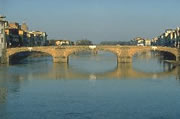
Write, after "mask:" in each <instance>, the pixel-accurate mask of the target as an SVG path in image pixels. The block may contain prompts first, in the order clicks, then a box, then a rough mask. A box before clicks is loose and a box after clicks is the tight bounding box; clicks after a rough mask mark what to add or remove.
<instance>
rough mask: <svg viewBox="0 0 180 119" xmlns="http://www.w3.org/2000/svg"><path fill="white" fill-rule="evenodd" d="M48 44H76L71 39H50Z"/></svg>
mask: <svg viewBox="0 0 180 119" xmlns="http://www.w3.org/2000/svg"><path fill="white" fill-rule="evenodd" d="M48 45H51V46H64V45H74V42H73V41H70V40H48Z"/></svg>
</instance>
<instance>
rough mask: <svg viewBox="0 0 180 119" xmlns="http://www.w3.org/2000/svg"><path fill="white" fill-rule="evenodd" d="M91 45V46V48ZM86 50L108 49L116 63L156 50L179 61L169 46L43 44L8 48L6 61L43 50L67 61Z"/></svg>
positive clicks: (62, 60)
mask: <svg viewBox="0 0 180 119" xmlns="http://www.w3.org/2000/svg"><path fill="white" fill-rule="evenodd" d="M92 47H93V48H92ZM87 50H96V51H109V52H112V53H113V54H115V55H116V56H117V62H118V63H131V62H132V57H133V56H134V54H136V53H138V52H144V51H150V50H157V51H165V52H170V53H172V54H174V55H175V56H176V61H180V50H179V49H176V48H170V47H159V46H157V47H156V46H153V47H150V46H149V47H142V46H102V45H97V46H96V47H95V46H91V47H90V46H61V47H59V46H44V47H42V46H41V47H17V48H8V49H7V51H6V57H7V61H6V62H7V63H8V62H9V57H10V56H12V55H14V54H16V53H20V52H32V51H35V52H44V53H47V54H49V55H51V56H52V57H53V62H58V63H60V62H63V63H68V60H69V58H68V57H69V55H71V54H73V53H75V52H80V51H87Z"/></svg>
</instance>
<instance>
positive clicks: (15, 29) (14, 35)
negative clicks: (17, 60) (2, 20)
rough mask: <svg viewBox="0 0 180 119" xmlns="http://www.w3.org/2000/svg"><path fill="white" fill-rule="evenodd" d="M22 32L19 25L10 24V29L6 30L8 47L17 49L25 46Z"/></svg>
mask: <svg viewBox="0 0 180 119" xmlns="http://www.w3.org/2000/svg"><path fill="white" fill-rule="evenodd" d="M19 30H20V25H19V23H16V22H14V23H9V24H8V27H7V28H6V30H5V33H6V38H7V47H17V46H23V39H22V38H23V37H22V36H20V35H19V33H20V34H21V35H23V33H22V31H19Z"/></svg>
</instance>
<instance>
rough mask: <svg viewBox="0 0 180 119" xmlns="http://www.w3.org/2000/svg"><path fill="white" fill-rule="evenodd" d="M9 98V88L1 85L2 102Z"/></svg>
mask: <svg viewBox="0 0 180 119" xmlns="http://www.w3.org/2000/svg"><path fill="white" fill-rule="evenodd" d="M6 98H7V88H2V87H0V104H2V103H5V102H6Z"/></svg>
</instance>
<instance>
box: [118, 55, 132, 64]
mask: <svg viewBox="0 0 180 119" xmlns="http://www.w3.org/2000/svg"><path fill="white" fill-rule="evenodd" d="M117 63H132V57H130V56H118V57H117Z"/></svg>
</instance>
